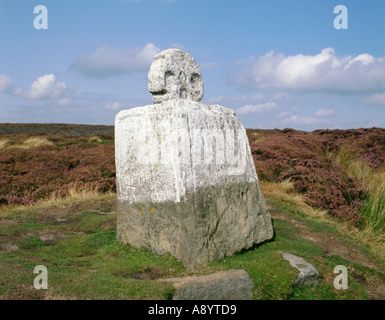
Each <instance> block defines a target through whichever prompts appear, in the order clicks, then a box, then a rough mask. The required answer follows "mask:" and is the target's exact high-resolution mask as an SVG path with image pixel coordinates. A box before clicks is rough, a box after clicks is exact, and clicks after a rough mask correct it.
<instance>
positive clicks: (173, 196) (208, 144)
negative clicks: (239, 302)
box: [115, 49, 273, 269]
mask: <svg viewBox="0 0 385 320" xmlns="http://www.w3.org/2000/svg"><path fill="white" fill-rule="evenodd" d="M198 75H199V77H198ZM170 77H171V78H172V79H173V80H172V81H171V80H170V79H171V78H170ZM193 78H194V79H195V80H193ZM186 79H187V80H186ZM198 80H199V81H198ZM186 81H187V82H186ZM200 81H201V78H200V74H199V68H198V66H197V65H196V64H195V61H194V60H193V58H192V57H191V56H190V55H189V54H187V53H185V52H182V51H180V50H177V49H170V50H166V51H164V52H161V53H160V54H159V55H158V56H156V57H155V61H154V63H153V65H152V66H151V69H150V72H149V88H150V91H151V92H152V93H153V95H154V101H155V102H156V104H155V105H148V106H144V107H138V108H133V109H130V110H124V111H121V112H119V114H118V115H117V116H116V118H115V153H116V157H115V158H116V181H117V238H118V240H119V241H121V242H123V243H129V244H131V245H132V246H134V247H147V248H150V249H152V250H153V251H154V252H156V253H166V252H168V253H171V254H172V255H174V256H175V257H176V258H177V259H179V260H180V261H181V262H182V263H184V264H185V266H187V267H188V268H190V269H195V268H199V267H202V266H204V265H206V264H207V263H209V262H211V261H213V260H219V259H222V258H224V257H225V256H229V255H232V254H233V253H235V252H237V251H240V250H242V249H247V248H250V247H252V246H253V245H254V244H256V243H260V242H262V241H265V240H268V239H271V238H272V236H273V227H272V222H271V218H270V215H269V213H268V210H267V207H266V203H265V200H264V198H263V195H262V192H261V190H260V187H259V183H258V177H257V174H256V172H255V167H254V162H253V158H252V155H251V151H250V145H249V141H248V138H247V135H246V130H245V128H244V127H243V126H242V124H241V122H240V121H239V119H238V117H237V116H236V114H235V112H234V111H233V110H231V109H228V108H225V107H222V106H219V105H206V104H203V103H200V102H197V101H198V100H200V99H201V98H202V96H203V82H202V83H200ZM155 97H156V98H155ZM158 98H159V99H158Z"/></svg>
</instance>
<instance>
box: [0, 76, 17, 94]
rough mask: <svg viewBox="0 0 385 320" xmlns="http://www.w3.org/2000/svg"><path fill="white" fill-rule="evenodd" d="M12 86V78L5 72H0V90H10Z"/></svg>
mask: <svg viewBox="0 0 385 320" xmlns="http://www.w3.org/2000/svg"><path fill="white" fill-rule="evenodd" d="M13 87H14V84H13V81H12V79H11V78H10V77H8V76H7V75H5V74H0V92H10V91H12V89H13Z"/></svg>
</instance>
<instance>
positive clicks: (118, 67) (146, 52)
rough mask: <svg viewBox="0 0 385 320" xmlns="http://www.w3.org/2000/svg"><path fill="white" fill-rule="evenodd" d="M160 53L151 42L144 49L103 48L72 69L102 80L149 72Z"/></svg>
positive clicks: (78, 62)
mask: <svg viewBox="0 0 385 320" xmlns="http://www.w3.org/2000/svg"><path fill="white" fill-rule="evenodd" d="M159 52H160V49H159V48H157V47H156V46H155V45H154V44H153V43H151V42H150V43H148V44H146V45H145V46H144V47H143V48H128V49H124V48H110V47H109V46H103V47H100V48H98V49H96V50H95V52H93V53H92V54H86V55H84V56H81V57H79V58H78V59H77V60H76V61H75V62H74V63H73V64H72V66H71V68H72V69H74V70H77V71H79V72H81V73H83V74H85V75H87V76H90V77H101V78H105V77H110V76H114V75H123V74H127V73H132V72H140V71H147V70H148V68H149V66H150V65H151V63H152V61H153V59H154V56H155V55H156V54H157V53H159Z"/></svg>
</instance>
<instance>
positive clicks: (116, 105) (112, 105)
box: [105, 101, 124, 110]
mask: <svg viewBox="0 0 385 320" xmlns="http://www.w3.org/2000/svg"><path fill="white" fill-rule="evenodd" d="M123 108H124V105H123V103H122V102H120V101H115V102H109V103H107V104H106V106H105V109H107V110H120V109H123Z"/></svg>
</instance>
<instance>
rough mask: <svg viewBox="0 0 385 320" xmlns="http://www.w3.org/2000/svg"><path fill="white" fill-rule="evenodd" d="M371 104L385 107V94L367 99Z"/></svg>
mask: <svg viewBox="0 0 385 320" xmlns="http://www.w3.org/2000/svg"><path fill="white" fill-rule="evenodd" d="M366 102H367V103H369V104H378V105H385V93H378V94H373V95H371V96H370V97H368V98H367V99H366Z"/></svg>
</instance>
